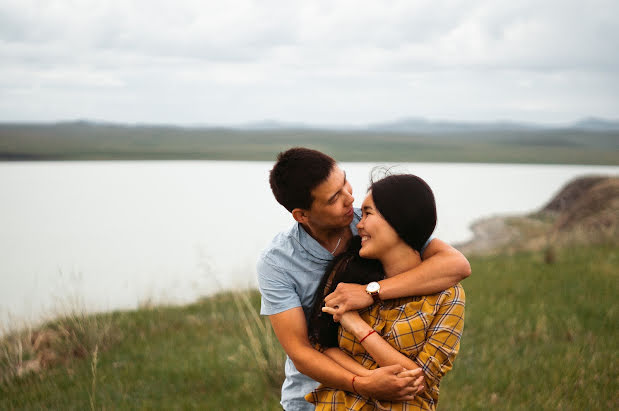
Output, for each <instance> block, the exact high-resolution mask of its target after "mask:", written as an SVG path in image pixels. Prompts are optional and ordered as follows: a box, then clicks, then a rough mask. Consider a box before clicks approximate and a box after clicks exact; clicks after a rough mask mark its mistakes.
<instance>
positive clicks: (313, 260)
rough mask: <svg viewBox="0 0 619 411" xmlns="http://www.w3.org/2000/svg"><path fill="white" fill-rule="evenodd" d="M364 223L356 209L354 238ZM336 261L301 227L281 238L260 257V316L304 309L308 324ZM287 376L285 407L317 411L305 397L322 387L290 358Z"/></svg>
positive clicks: (294, 410) (282, 402)
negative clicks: (326, 274)
mask: <svg viewBox="0 0 619 411" xmlns="http://www.w3.org/2000/svg"><path fill="white" fill-rule="evenodd" d="M360 219H361V210H359V209H355V210H354V216H353V221H352V223H351V224H350V229H351V230H352V233H353V235H357V223H358V222H359V220H360ZM431 239H432V237H431V238H430V239H429V240H428V242H430V241H431ZM427 244H428V243H426V245H425V246H424V249H425V247H426V246H427ZM422 252H423V250H422ZM332 259H333V255H331V253H330V252H329V251H327V250H326V249H325V248H324V247H323V246H321V245H320V243H318V241H316V240H315V239H314V238H313V237H312V236H310V235H309V234H308V233H307V232H306V231H305V229H304V228H303V226H301V224H299V223H295V224H293V226H292V227H291V228H290V229H289V230H287V231H283V232H281V233H279V234H277V235H276V236H275V238H273V240H272V241H271V243H270V244H269V246H268V247H267V248H266V249H265V250H264V251H263V252H262V254H261V255H260V258H259V259H258V264H257V266H256V270H257V273H258V286H259V288H260V293H261V295H262V299H261V308H260V314H262V315H273V314H278V313H281V312H283V311H286V310H290V309H291V308H296V307H302V308H303V311H304V313H305V318H306V320H307V318H309V313H310V310H311V306H312V302H313V300H314V294H315V293H316V289H317V288H318V284H319V283H320V280H321V278H322V276H323V274H324V272H325V269H326V268H327V265H328V264H329V262H330V261H331V260H332ZM285 372H286V379H285V380H284V384H283V385H282V399H281V404H282V407H284V409H285V410H286V411H298V410H303V411H304V410H308V411H310V410H313V409H314V404H310V403H309V402H307V401H305V399H304V397H305V394H307V393H309V392H311V391H312V390H313V389H315V388H316V387H318V383H317V382H316V381H314V380H312V379H311V378H309V377H308V376H306V375H304V374H301V373H300V372H299V371H298V370H297V369H296V367H295V366H294V364H293V362H292V360H291V359H290V358H289V357H286V365H285Z"/></svg>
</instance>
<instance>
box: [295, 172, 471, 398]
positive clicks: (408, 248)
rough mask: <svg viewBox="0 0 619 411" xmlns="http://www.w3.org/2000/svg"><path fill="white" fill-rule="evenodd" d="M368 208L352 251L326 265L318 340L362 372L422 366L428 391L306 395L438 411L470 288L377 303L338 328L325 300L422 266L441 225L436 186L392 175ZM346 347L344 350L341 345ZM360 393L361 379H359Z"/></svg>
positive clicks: (315, 324) (373, 192) (315, 326)
mask: <svg viewBox="0 0 619 411" xmlns="http://www.w3.org/2000/svg"><path fill="white" fill-rule="evenodd" d="M368 192H369V193H368V195H367V197H366V198H365V201H364V202H363V205H362V212H363V216H362V219H361V221H360V222H359V224H358V225H357V229H358V231H359V236H360V237H355V239H354V240H353V241H352V242H351V246H350V247H349V249H348V250H347V251H346V252H345V253H343V254H341V255H340V256H338V257H336V258H335V259H334V260H333V262H332V263H331V265H330V267H329V268H327V271H326V273H325V276H324V278H323V280H322V283H321V285H320V287H321V288H319V289H322V290H323V294H320V293H317V297H316V301H315V302H314V306H313V312H312V315H311V317H310V323H309V333H310V339H311V340H312V343H313V344H315V345H316V346H318V348H319V349H321V350H323V352H324V353H325V354H326V355H328V356H329V357H331V358H332V359H333V360H335V361H336V362H338V363H339V364H340V365H341V366H343V367H344V368H346V369H348V370H349V371H351V372H352V373H353V374H356V375H367V374H368V373H369V370H373V369H375V368H376V367H380V366H382V367H384V366H388V365H394V364H400V365H402V366H403V367H404V368H406V369H416V368H421V370H422V371H423V375H424V378H425V381H424V385H425V391H423V392H421V393H418V394H417V395H416V396H415V398H414V400H410V401H406V402H388V401H381V402H378V401H376V400H373V399H370V398H364V397H362V396H361V395H359V394H357V393H356V392H354V393H351V392H346V391H341V390H335V389H332V388H329V387H325V386H322V385H321V386H320V387H318V388H317V389H316V390H314V391H313V392H311V393H310V394H308V395H307V396H306V397H305V398H306V400H308V401H309V402H312V403H314V404H315V405H316V409H320V410H323V409H346V410H366V409H391V410H411V409H430V410H432V409H435V408H436V405H437V402H438V394H439V382H440V379H441V377H442V376H443V375H445V373H446V372H447V371H449V370H450V369H451V367H452V365H453V360H454V358H455V356H456V354H457V353H458V349H459V346H460V336H461V335H462V328H463V325H464V299H465V296H464V289H463V288H462V286H461V285H460V284H457V285H456V286H454V287H451V288H449V289H447V290H445V291H443V292H440V293H437V294H433V295H427V296H421V297H407V298H400V299H396V300H388V301H378V302H377V303H375V304H374V305H373V306H371V307H369V308H366V309H364V310H361V311H360V312H356V311H350V312H347V313H346V314H344V316H342V319H341V320H340V324H339V326H338V324H336V323H334V322H333V320H332V318H331V316H330V315H328V314H332V313H333V309H332V308H329V307H323V299H324V297H325V296H326V295H328V294H329V293H330V292H331V291H333V290H334V289H335V287H336V286H337V284H338V283H340V282H356V283H359V284H366V283H368V282H371V281H378V280H380V279H382V278H384V277H392V276H395V275H399V274H400V273H402V272H405V271H406V270H409V269H411V268H413V267H415V266H416V265H418V264H420V263H421V256H420V252H421V249H422V247H423V245H424V244H425V243H426V241H427V240H428V238H429V237H430V235H431V234H432V232H433V231H434V228H435V226H436V205H435V202H434V195H433V194H432V190H431V189H430V187H429V186H428V185H427V184H426V183H425V182H424V181H423V180H422V179H421V178H419V177H416V176H414V175H410V174H405V175H392V176H389V177H385V178H383V179H382V180H379V181H377V182H374V183H372V185H371V186H370V189H369V190H368ZM338 346H339V348H338ZM353 388H354V379H353Z"/></svg>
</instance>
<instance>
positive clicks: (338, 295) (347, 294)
mask: <svg viewBox="0 0 619 411" xmlns="http://www.w3.org/2000/svg"><path fill="white" fill-rule="evenodd" d="M373 302H374V300H373V299H372V296H371V295H369V294H368V293H367V292H365V285H360V284H347V283H339V284H338V285H337V287H336V288H335V291H333V292H332V293H331V294H329V295H328V296H326V297H325V307H331V308H333V309H335V312H333V320H334V321H340V319H341V316H342V314H344V313H345V312H346V311H352V310H360V309H362V308H365V307H369V306H370V305H372V303H373Z"/></svg>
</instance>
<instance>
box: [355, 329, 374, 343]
mask: <svg viewBox="0 0 619 411" xmlns="http://www.w3.org/2000/svg"><path fill="white" fill-rule="evenodd" d="M375 332H376V330H372V331H370V332H369V333H367V335H366V336H365V337H363V338H362V339H361V340H360V341H359V343H362V342H363V340H365V339H366V338H368V337H369V336H370V335H372V334H374V333H375Z"/></svg>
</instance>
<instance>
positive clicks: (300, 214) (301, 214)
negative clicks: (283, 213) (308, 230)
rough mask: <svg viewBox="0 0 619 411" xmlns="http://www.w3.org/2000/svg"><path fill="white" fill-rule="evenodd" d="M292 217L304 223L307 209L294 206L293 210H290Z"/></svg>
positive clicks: (306, 217) (306, 218)
mask: <svg viewBox="0 0 619 411" xmlns="http://www.w3.org/2000/svg"><path fill="white" fill-rule="evenodd" d="M292 218H294V219H295V220H296V221H298V222H299V223H301V224H306V223H307V220H308V214H307V210H303V209H302V208H295V209H294V210H292Z"/></svg>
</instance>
